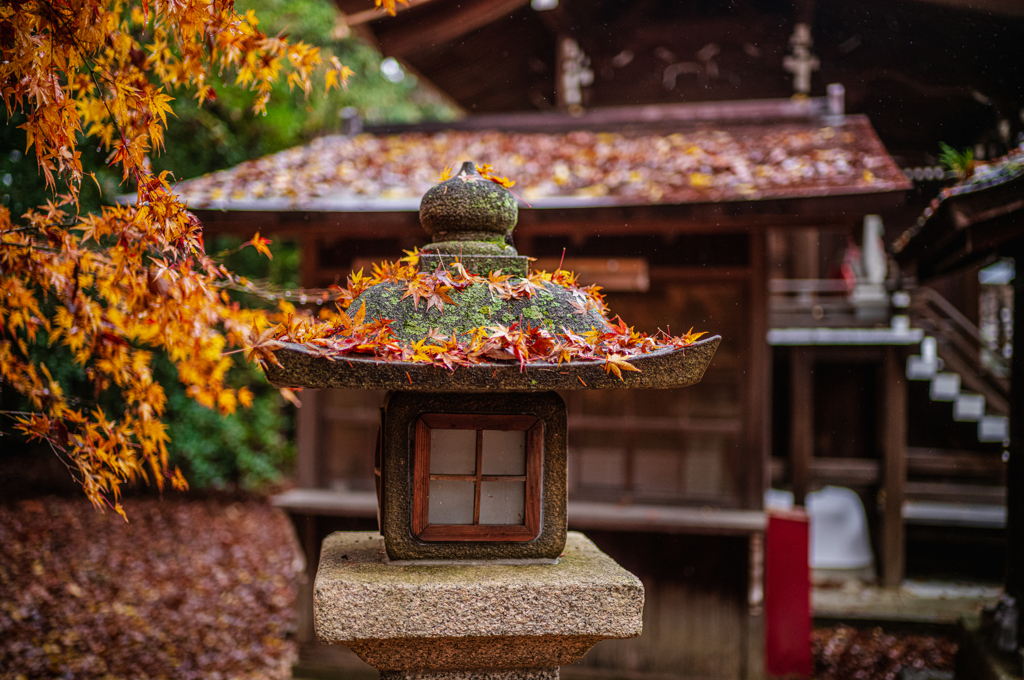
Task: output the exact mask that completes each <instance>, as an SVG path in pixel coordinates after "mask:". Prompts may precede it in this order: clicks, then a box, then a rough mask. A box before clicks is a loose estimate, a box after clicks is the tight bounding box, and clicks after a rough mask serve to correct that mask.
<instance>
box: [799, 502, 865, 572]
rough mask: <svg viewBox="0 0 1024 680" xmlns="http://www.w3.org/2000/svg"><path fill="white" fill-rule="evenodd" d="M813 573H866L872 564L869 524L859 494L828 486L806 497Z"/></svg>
mask: <svg viewBox="0 0 1024 680" xmlns="http://www.w3.org/2000/svg"><path fill="white" fill-rule="evenodd" d="M806 505H807V515H808V517H809V518H810V523H811V536H810V539H811V541H810V543H811V544H810V563H811V568H813V569H863V568H864V567H870V566H871V564H872V560H873V557H872V554H871V543H870V540H869V538H868V520H867V516H866V515H865V513H864V506H863V504H862V503H861V502H860V497H859V496H857V494H856V493H855V492H854V491H852V490H850V489H845V488H843V487H838V486H826V487H825V488H824V489H822V490H821V491H815V492H813V493H809V494H807V500H806Z"/></svg>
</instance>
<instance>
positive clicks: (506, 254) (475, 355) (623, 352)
mask: <svg viewBox="0 0 1024 680" xmlns="http://www.w3.org/2000/svg"><path fill="white" fill-rule="evenodd" d="M479 169H480V168H479V166H476V164H474V163H473V162H466V163H464V164H463V166H462V168H461V169H460V170H459V172H458V174H456V175H455V176H454V177H452V178H450V179H447V180H446V181H443V182H441V183H440V184H438V185H436V186H434V187H433V188H431V189H430V190H429V191H427V193H426V195H425V196H424V197H423V201H422V202H421V206H420V222H421V223H422V224H423V226H424V228H426V230H427V232H428V233H429V234H430V235H431V236H432V237H433V238H434V239H435V241H434V242H433V243H431V244H429V245H427V246H426V247H425V248H424V249H423V251H422V252H419V253H414V254H410V255H409V256H407V257H406V258H403V259H402V260H400V261H398V262H396V263H390V264H384V265H382V266H379V267H376V268H375V271H374V274H373V277H372V278H370V277H364V276H362V275H361V274H357V275H355V276H354V277H352V278H350V280H349V288H348V289H347V290H346V291H345V295H343V297H342V300H343V306H344V307H345V308H346V309H345V310H343V311H342V312H341V313H340V314H339V315H337V317H336V318H334V319H333V320H328V321H325V322H323V323H319V324H317V323H310V324H309V325H307V326H302V325H299V326H297V327H294V328H291V327H289V328H287V329H283V330H282V331H281V332H279V333H278V336H277V338H276V339H274V340H272V341H271V342H270V343H269V344H268V345H267V346H265V347H264V348H263V349H266V350H268V351H269V352H271V353H270V354H267V353H263V352H261V353H260V356H261V358H262V359H263V363H264V367H265V370H266V373H267V377H268V379H269V380H270V381H271V382H272V383H273V384H275V385H278V386H280V387H345V388H363V389H393V390H432V391H473V390H509V391H519V390H525V391H537V390H554V389H610V388H631V387H632V388H638V387H645V388H669V387H684V386H687V385H692V384H694V383H696V382H699V381H700V379H701V377H702V376H703V375H704V371H705V369H706V368H707V366H708V364H709V363H710V361H711V358H712V356H713V355H714V352H715V350H716V349H717V347H718V344H719V342H720V341H721V338H720V337H719V336H715V337H712V338H708V339H706V340H703V341H700V340H698V338H699V337H700V335H703V333H701V334H697V335H693V334H692V333H687V334H685V335H683V336H677V337H673V336H671V335H669V334H668V333H660V334H658V335H655V336H653V337H652V336H647V335H646V334H643V333H637V332H636V331H634V330H633V329H632V328H629V327H628V326H626V324H625V323H624V322H623V321H622V320H621V318H619V319H618V320H617V322H613V321H612V320H611V319H610V318H609V311H608V310H607V308H606V307H605V305H604V301H603V298H602V297H601V295H600V293H599V292H598V289H596V288H594V287H589V288H581V287H579V286H578V285H577V284H576V280H575V277H574V276H573V275H572V274H571V273H569V272H565V271H562V270H560V269H559V270H558V271H556V272H554V273H548V272H530V271H529V267H528V261H529V258H527V257H524V256H521V255H519V254H518V252H517V251H516V249H515V247H514V246H513V245H512V238H511V235H512V230H513V228H514V227H515V223H516V221H517V218H518V208H517V205H516V201H515V199H514V198H513V196H512V195H511V193H510V192H509V191H508V189H507V188H506V186H505V185H506V184H509V181H508V180H506V179H505V178H503V177H496V176H494V175H491V174H490V173H489V171H488V169H487V168H484V170H485V173H484V174H481V173H480V172H479ZM503 272H507V273H503Z"/></svg>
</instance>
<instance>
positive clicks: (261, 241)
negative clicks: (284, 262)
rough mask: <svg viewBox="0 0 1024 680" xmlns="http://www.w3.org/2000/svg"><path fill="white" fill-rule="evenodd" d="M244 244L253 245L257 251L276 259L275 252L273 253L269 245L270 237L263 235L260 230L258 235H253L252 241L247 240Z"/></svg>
mask: <svg viewBox="0 0 1024 680" xmlns="http://www.w3.org/2000/svg"><path fill="white" fill-rule="evenodd" d="M243 245H246V246H252V247H253V248H255V249H256V252H258V253H263V254H264V255H266V256H267V257H268V258H269V259H271V260H273V259H274V255H273V253H271V252H270V248H268V247H267V246H268V245H270V239H269V238H263V237H261V236H260V232H258V231H257V232H256V235H255V236H253V237H252V240H251V241H247V242H246V243H244V244H243Z"/></svg>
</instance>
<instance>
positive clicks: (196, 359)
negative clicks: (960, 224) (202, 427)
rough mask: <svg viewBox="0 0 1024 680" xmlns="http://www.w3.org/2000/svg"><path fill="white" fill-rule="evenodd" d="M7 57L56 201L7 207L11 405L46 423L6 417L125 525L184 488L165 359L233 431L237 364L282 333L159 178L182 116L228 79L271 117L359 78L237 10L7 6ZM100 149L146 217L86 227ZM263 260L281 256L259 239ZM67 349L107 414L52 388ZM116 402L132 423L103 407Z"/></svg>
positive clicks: (4, 349) (5, 308)
mask: <svg viewBox="0 0 1024 680" xmlns="http://www.w3.org/2000/svg"><path fill="white" fill-rule="evenodd" d="M380 4H381V2H378V5H380ZM385 5H386V6H385V9H387V10H389V11H390V12H392V13H393V11H394V6H393V3H385ZM0 52H2V58H0V97H2V99H3V103H4V106H5V107H6V109H7V113H8V117H10V116H11V115H12V114H14V113H19V112H20V113H22V114H24V116H25V119H26V122H25V123H24V124H23V125H21V127H22V128H23V129H24V130H25V136H26V142H27V149H26V152H27V153H29V154H33V155H34V156H35V159H36V161H37V164H38V167H39V171H40V172H41V173H42V175H43V176H44V177H45V179H46V182H47V185H48V186H49V187H50V189H51V191H52V194H53V197H52V199H51V200H49V201H47V203H46V204H45V205H43V206H39V207H38V208H36V209H33V210H29V211H28V212H26V213H25V214H24V215H14V216H12V215H11V214H9V212H8V211H7V209H6V208H3V207H0V387H2V388H4V389H13V390H15V391H16V392H18V393H20V394H21V395H23V396H24V398H25V399H26V401H27V403H28V404H29V405H30V409H29V410H27V411H24V412H19V413H12V414H7V415H9V416H11V417H13V423H14V427H15V429H17V430H19V431H21V432H22V433H24V434H25V435H27V436H29V437H30V438H34V439H38V440H42V441H45V442H47V443H48V444H49V445H50V446H51V447H52V448H53V449H54V451H55V452H56V453H57V454H58V455H59V456H60V457H61V459H62V460H63V461H64V462H65V463H66V464H67V466H68V468H69V470H70V471H71V473H72V475H74V477H75V478H76V479H77V480H78V482H79V483H80V484H81V485H82V487H83V489H84V490H85V492H86V494H87V495H88V497H89V498H90V499H91V500H92V502H93V503H94V504H95V505H97V506H102V505H103V504H107V505H110V506H111V507H113V508H114V509H116V510H117V511H118V512H120V513H122V514H123V510H122V509H121V506H120V504H119V503H117V499H118V497H119V495H120V490H121V487H122V485H123V484H125V483H131V482H133V481H135V480H137V479H140V478H143V479H150V477H151V478H152V481H155V483H156V484H157V486H159V487H160V488H163V486H164V485H165V483H167V482H170V483H171V484H172V485H173V486H175V487H178V488H182V487H184V486H186V482H185V479H184V477H183V476H182V474H181V472H180V471H179V470H177V469H174V470H170V469H169V466H168V454H167V447H166V444H167V434H166V431H167V428H166V425H165V423H163V422H162V420H161V417H162V415H163V413H164V410H165V401H166V398H165V394H164V391H163V389H162V387H161V386H160V385H159V384H158V383H157V382H156V381H155V380H154V378H153V365H152V360H153V352H154V351H156V350H160V351H163V352H165V353H166V354H167V356H168V357H169V358H170V359H171V361H172V362H173V363H174V365H175V368H176V370H177V374H178V377H179V379H180V380H181V381H182V383H184V384H185V385H186V386H187V390H188V393H189V395H190V396H192V397H193V398H194V399H196V400H197V401H198V402H199V403H202V404H204V405H206V406H209V407H210V408H213V409H216V410H218V411H220V412H223V413H229V412H231V411H233V410H234V409H235V408H237V407H238V406H239V405H243V406H244V405H247V404H248V403H249V402H250V401H251V398H252V395H251V394H250V393H249V392H248V391H247V390H246V389H245V388H241V389H233V388H231V387H230V386H228V385H227V384H226V383H225V374H226V372H227V370H228V368H229V366H230V362H231V359H230V357H229V356H227V354H228V352H229V351H230V350H231V348H232V347H241V346H243V344H244V343H245V339H246V338H247V337H249V336H250V335H252V334H257V335H258V333H259V332H260V331H261V330H262V329H263V328H264V327H266V326H268V325H269V324H270V320H269V319H268V315H267V313H266V312H264V311H261V310H259V309H245V308H243V307H240V306H239V305H238V304H237V303H234V302H232V301H231V299H230V298H229V297H228V295H227V290H228V289H230V288H232V287H237V286H239V285H242V284H243V283H244V282H242V281H240V280H239V278H238V277H237V276H235V275H234V274H232V273H231V272H230V271H228V270H227V269H226V268H225V267H224V266H222V265H221V264H219V263H218V262H216V261H215V260H213V259H211V258H210V257H209V256H208V255H207V254H206V252H205V250H204V244H203V236H202V227H201V225H200V223H199V222H198V220H196V218H195V217H194V216H193V215H192V214H191V213H189V212H188V211H187V210H186V209H185V207H184V206H183V205H182V204H181V203H180V202H179V201H178V200H177V198H176V197H175V195H174V193H173V191H172V187H171V182H172V181H173V180H172V177H171V176H170V175H169V173H167V172H163V173H155V172H153V171H152V170H151V168H150V165H149V162H148V159H149V157H150V156H151V155H154V154H158V153H159V152H160V151H161V149H162V148H163V146H164V130H165V127H166V124H167V114H168V113H169V112H170V101H171V100H172V98H173V97H175V96H194V97H196V98H197V99H198V100H199V101H200V102H202V101H204V100H206V99H208V98H212V97H215V96H216V92H215V91H214V90H213V88H212V87H211V86H210V84H209V81H210V79H211V78H210V77H211V74H213V73H215V72H220V73H224V72H230V73H233V74H234V76H235V81H236V83H237V84H239V85H242V86H244V87H247V88H249V89H250V90H251V91H252V92H253V110H254V111H255V112H257V113H260V112H262V111H264V110H265V107H266V105H267V100H268V98H269V96H270V91H271V88H272V86H273V84H274V83H275V82H277V81H278V80H284V81H286V82H287V83H288V85H289V86H290V87H292V88H298V89H299V90H301V91H302V92H304V93H305V94H306V95H307V96H308V95H310V94H311V93H312V91H313V88H314V80H313V79H314V77H317V78H319V79H322V83H323V86H324V87H325V88H326V89H330V88H331V87H337V86H343V85H344V84H345V83H346V81H347V79H348V78H349V76H350V75H352V72H351V70H350V69H348V68H347V67H345V66H343V65H342V64H341V63H340V62H339V61H338V60H337V59H336V58H331V59H328V60H325V59H322V58H321V55H320V52H319V50H318V49H317V48H315V47H311V46H309V45H306V44H304V43H301V42H296V43H290V42H289V41H287V40H286V39H285V38H283V37H280V36H269V35H266V34H264V33H263V32H262V31H261V30H260V28H259V21H258V19H257V17H256V16H255V14H254V13H252V12H251V11H250V12H247V13H245V14H240V13H239V12H236V11H235V9H234V4H233V2H230V1H225V0H182V1H177V0H171V1H163V0H156V1H153V2H147V1H146V0H141V1H139V2H134V1H122V0H27V1H26V0H15V1H14V2H9V3H3V4H0ZM324 61H326V62H327V63H322V62H324ZM84 144H90V145H98V146H100V147H101V148H102V149H103V150H104V151H105V152H106V153H108V154H109V155H108V157H107V162H108V163H109V164H110V165H112V166H114V167H116V168H117V169H118V171H119V173H120V175H121V177H122V179H123V180H124V182H125V184H126V186H134V188H135V191H136V193H137V200H136V202H135V203H134V204H133V205H130V206H119V207H108V208H104V209H102V211H100V212H98V213H95V214H88V215H80V214H78V210H77V206H78V197H79V194H80V190H81V187H82V183H83V182H88V181H91V179H95V175H94V173H93V172H92V171H91V170H90V169H89V168H87V167H83V164H82V153H81V148H82V145H84ZM90 178H91V179H90ZM249 244H251V245H252V246H254V247H256V248H257V249H265V248H266V240H265V239H261V238H260V237H259V235H256V236H255V237H254V238H253V239H252V240H251V241H250V242H249ZM58 345H61V346H64V347H66V348H67V349H68V350H70V352H71V353H72V354H73V356H74V360H75V362H77V363H78V364H79V365H80V366H81V367H82V369H83V370H84V374H85V376H86V377H87V379H88V380H89V382H90V383H91V385H92V387H93V389H94V392H95V395H96V397H97V399H96V400H94V401H88V402H87V401H84V400H81V399H77V398H73V397H70V396H68V395H67V394H65V390H64V388H63V387H62V385H61V384H60V383H59V382H58V381H57V380H55V379H54V378H53V375H52V372H51V370H50V367H48V366H47V356H46V354H47V353H46V351H45V348H46V347H54V346H58ZM111 392H113V393H115V394H116V395H117V396H118V397H119V402H120V403H122V404H123V407H122V408H119V409H117V412H116V413H115V412H107V411H105V410H104V409H103V408H102V407H101V406H99V405H98V404H99V399H98V397H99V396H100V395H103V394H109V393H111Z"/></svg>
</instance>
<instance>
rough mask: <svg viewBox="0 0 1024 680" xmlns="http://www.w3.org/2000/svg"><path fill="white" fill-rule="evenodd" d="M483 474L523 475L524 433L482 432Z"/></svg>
mask: <svg viewBox="0 0 1024 680" xmlns="http://www.w3.org/2000/svg"><path fill="white" fill-rule="evenodd" d="M483 474H485V475H525V474H526V432H525V431H523V430H484V437H483Z"/></svg>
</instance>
